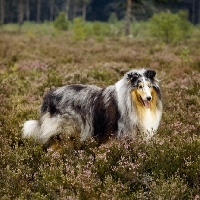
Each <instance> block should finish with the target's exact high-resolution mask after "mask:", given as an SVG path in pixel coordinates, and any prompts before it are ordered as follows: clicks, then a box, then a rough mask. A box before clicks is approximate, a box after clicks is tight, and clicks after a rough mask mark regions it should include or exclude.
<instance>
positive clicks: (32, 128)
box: [22, 120, 41, 140]
mask: <svg viewBox="0 0 200 200" xmlns="http://www.w3.org/2000/svg"><path fill="white" fill-rule="evenodd" d="M40 129H41V128H40V124H39V121H38V120H29V121H26V122H25V123H24V126H23V129H22V136H23V137H24V138H30V137H32V138H34V139H35V140H39V138H40V133H41V131H40Z"/></svg>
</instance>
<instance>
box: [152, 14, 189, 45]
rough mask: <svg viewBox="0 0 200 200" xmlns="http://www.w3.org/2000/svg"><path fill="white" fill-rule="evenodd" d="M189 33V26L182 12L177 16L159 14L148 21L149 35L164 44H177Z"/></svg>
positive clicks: (185, 15)
mask: <svg viewBox="0 0 200 200" xmlns="http://www.w3.org/2000/svg"><path fill="white" fill-rule="evenodd" d="M190 31H191V24H190V23H189V21H188V20H187V13H186V12H184V11H180V12H179V13H177V14H173V13H171V12H160V13H158V14H154V15H153V16H152V18H151V19H150V34H151V35H152V36H154V37H156V38H158V39H160V40H161V41H163V42H166V43H175V42H178V41H180V40H182V39H183V38H185V37H187V36H188V35H189V33H190Z"/></svg>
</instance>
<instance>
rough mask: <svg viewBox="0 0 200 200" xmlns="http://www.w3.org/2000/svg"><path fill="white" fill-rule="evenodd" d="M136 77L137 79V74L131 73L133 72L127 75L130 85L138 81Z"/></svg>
mask: <svg viewBox="0 0 200 200" xmlns="http://www.w3.org/2000/svg"><path fill="white" fill-rule="evenodd" d="M138 77H139V74H138V73H133V72H130V73H128V80H129V81H130V82H131V83H134V82H135V81H136V80H137V79H138Z"/></svg>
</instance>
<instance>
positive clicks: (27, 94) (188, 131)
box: [0, 23, 200, 200]
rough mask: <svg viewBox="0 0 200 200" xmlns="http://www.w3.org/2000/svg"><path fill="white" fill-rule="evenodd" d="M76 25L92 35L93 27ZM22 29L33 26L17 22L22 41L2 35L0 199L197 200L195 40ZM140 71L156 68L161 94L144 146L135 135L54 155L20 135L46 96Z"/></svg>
mask: <svg viewBox="0 0 200 200" xmlns="http://www.w3.org/2000/svg"><path fill="white" fill-rule="evenodd" d="M82 25H83V24H82ZM82 25H81V27H82V28H83V29H84V30H85V26H87V28H88V29H90V30H92V31H91V37H95V36H94V33H93V23H88V24H84V26H82ZM29 26H30V29H31V27H32V28H33V27H34V25H31V24H25V27H24V31H23V26H22V32H20V33H19V32H16V31H14V30H15V28H14V26H12V25H8V26H7V25H6V27H5V28H6V30H5V32H4V31H2V30H1V31H2V32H1V38H0V44H1V45H0V58H1V62H0V82H1V84H0V104H1V107H0V152H1V153H0V156H1V162H0V168H1V170H0V177H1V179H0V187H1V190H0V198H1V199H45V200H47V199H195V198H198V197H199V195H200V187H199V185H200V156H199V152H200V139H199V133H200V124H199V119H200V113H199V107H200V101H199V97H200V93H199V91H200V74H199V63H200V60H199V55H198V52H199V51H200V49H199V48H200V46H199V45H198V37H199V36H198V37H196V36H195V35H194V37H193V38H187V41H185V40H184V39H183V41H182V43H180V44H179V45H176V46H175V45H166V44H164V43H162V44H155V43H154V44H153V45H152V44H151V43H150V42H149V41H150V40H149V41H147V40H145V41H144V40H142V39H141V38H134V37H133V38H128V39H124V38H120V37H118V38H115V39H113V38H109V37H107V38H105V41H103V42H96V40H95V39H90V40H88V41H84V40H82V41H80V42H74V41H72V40H71V35H70V34H69V33H68V32H60V33H59V35H57V36H56V37H52V36H51V35H49V33H48V34H46V35H45V34H44V33H45V31H44V32H43V30H44V28H45V27H43V26H42V25H41V26H40V25H38V26H39V28H38V29H37V30H34V28H33V29H31V31H33V35H31V36H30V35H29V34H27V32H26V29H27V30H28V27H29ZM102 26H104V25H103V24H98V26H97V29H96V33H97V34H98V35H100V36H101V35H103V36H104V35H106V34H104V31H103V30H102V29H104V28H102ZM117 26H118V23H117ZM136 26H137V24H136ZM40 28H41V29H40ZM46 28H47V25H46ZM46 28H45V30H47V29H46ZM101 28H102V29H101ZM140 28H141V30H144V32H145V24H141V27H139V28H138V33H137V31H136V32H135V35H139V32H140V31H139V29H140ZM40 30H41V33H43V34H39V33H40ZM197 31H198V29H197V30H196V32H195V34H197V33H198V34H199V32H197ZM72 32H73V30H72ZM8 33H9V34H8ZM198 34H197V35H198ZM36 36H37V37H36ZM115 36H116V37H117V35H115ZM146 36H147V35H146ZM145 39H146V38H145ZM142 67H147V68H152V69H154V70H156V72H157V75H158V77H157V78H158V79H159V80H160V85H161V89H162V95H163V106H164V108H163V116H162V120H161V124H160V126H159V130H158V132H157V133H156V135H155V136H154V137H153V138H152V139H151V140H150V141H148V142H147V141H144V140H142V138H140V136H139V133H138V132H135V133H134V137H133V138H130V137H129V136H126V137H123V138H120V139H115V140H112V141H110V142H108V143H106V144H103V145H100V146H99V144H98V141H96V140H94V139H88V140H86V141H84V142H80V140H79V138H78V137H77V138H67V137H65V136H61V138H62V141H61V149H60V151H52V150H50V149H47V150H44V149H43V147H42V145H41V144H40V143H39V142H37V141H34V140H33V139H31V138H30V139H24V138H22V137H21V129H22V125H23V123H24V121H26V120H29V119H37V118H38V115H39V109H40V106H41V103H42V98H43V95H44V93H45V92H47V91H49V89H51V88H54V87H59V86H62V85H65V84H76V83H81V84H95V85H97V86H102V87H105V86H106V85H110V84H114V83H115V82H116V81H118V80H119V79H120V78H121V77H122V76H123V75H124V73H126V72H127V71H128V70H129V69H130V68H142Z"/></svg>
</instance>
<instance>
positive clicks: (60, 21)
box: [54, 12, 68, 31]
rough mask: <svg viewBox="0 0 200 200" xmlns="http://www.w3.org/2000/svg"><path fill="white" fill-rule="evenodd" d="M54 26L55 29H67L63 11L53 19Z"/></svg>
mask: <svg viewBox="0 0 200 200" xmlns="http://www.w3.org/2000/svg"><path fill="white" fill-rule="evenodd" d="M54 27H55V28H56V29H57V30H62V31H66V30H68V20H67V19H66V16H65V13H64V12H60V13H59V15H58V16H57V17H56V19H55V21H54Z"/></svg>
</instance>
